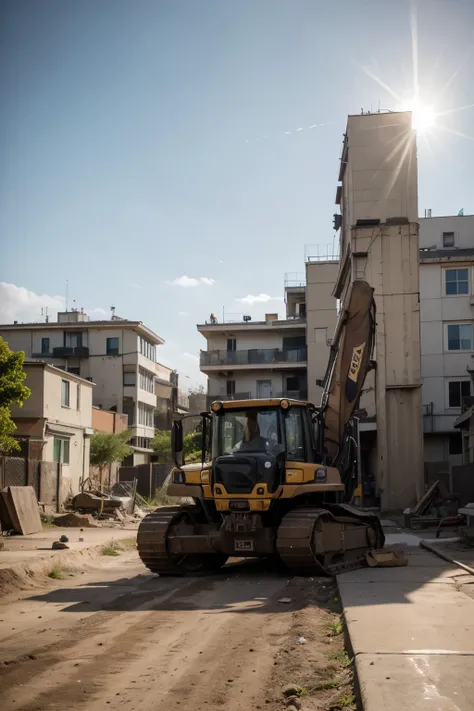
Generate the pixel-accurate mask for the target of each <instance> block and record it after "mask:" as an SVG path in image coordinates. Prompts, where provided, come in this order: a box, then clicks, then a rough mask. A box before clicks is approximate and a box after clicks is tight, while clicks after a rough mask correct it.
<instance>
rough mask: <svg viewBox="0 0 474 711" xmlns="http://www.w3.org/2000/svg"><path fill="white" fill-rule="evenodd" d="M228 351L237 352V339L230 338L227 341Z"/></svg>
mask: <svg viewBox="0 0 474 711" xmlns="http://www.w3.org/2000/svg"><path fill="white" fill-rule="evenodd" d="M227 350H228V351H236V350H237V339H236V338H228V339H227Z"/></svg>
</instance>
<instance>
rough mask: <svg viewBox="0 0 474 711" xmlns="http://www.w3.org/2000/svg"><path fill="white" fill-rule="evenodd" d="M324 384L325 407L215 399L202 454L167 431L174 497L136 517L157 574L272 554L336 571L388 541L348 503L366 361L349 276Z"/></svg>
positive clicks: (362, 309)
mask: <svg viewBox="0 0 474 711" xmlns="http://www.w3.org/2000/svg"><path fill="white" fill-rule="evenodd" d="M350 289H351V290H350V292H349V293H348V294H347V296H346V299H345V304H346V305H345V308H344V309H343V310H342V311H341V313H340V315H339V319H338V323H337V326H336V331H335V335H334V339H333V343H332V346H331V353H330V358H329V363H328V367H327V371H326V375H325V378H324V380H323V381H322V383H321V385H322V388H323V395H322V400H321V406H320V407H319V408H316V407H315V406H314V405H312V404H311V403H308V402H300V401H297V400H290V399H285V398H283V399H273V398H271V399H268V400H245V401H225V402H220V401H217V402H213V403H212V405H211V408H210V412H205V413H202V415H201V416H200V417H201V424H200V427H199V429H200V431H201V441H202V457H201V462H200V463H198V464H196V463H193V464H186V463H185V462H184V458H183V422H182V420H180V421H177V422H176V423H175V424H174V426H173V430H172V449H173V455H174V458H175V464H176V466H175V468H174V469H173V471H172V473H171V480H170V484H169V486H168V494H169V495H170V496H176V497H185V498H187V499H188V500H191V499H192V501H193V502H194V503H192V504H182V505H179V506H172V507H163V508H159V509H157V510H156V511H154V512H153V513H150V514H148V515H147V516H145V518H144V519H143V520H142V522H141V523H140V526H139V529H138V535H137V547H138V553H139V555H140V558H141V559H142V561H143V563H144V564H145V565H146V566H147V567H148V568H149V569H150V570H151V571H152V572H154V573H159V574H160V575H186V574H190V573H197V572H212V571H216V570H218V569H219V568H221V567H222V566H223V565H224V563H225V562H226V561H227V559H228V558H229V557H238V558H241V557H252V558H255V557H266V558H274V559H277V560H279V561H280V562H281V563H283V564H284V566H285V567H286V568H287V569H288V570H289V571H291V572H295V573H296V572H298V573H301V574H309V575H334V574H336V573H340V572H342V571H344V570H349V569H351V568H354V567H358V566H360V565H361V564H363V562H364V560H365V556H366V553H367V552H368V551H369V550H371V549H374V548H381V547H383V545H384V534H383V531H382V527H381V524H380V521H379V519H378V517H377V516H375V515H373V514H369V513H366V512H364V511H360V510H359V509H357V508H355V507H353V506H351V505H349V504H348V503H347V502H348V501H350V500H351V499H352V495H353V492H354V489H355V486H356V485H357V474H356V470H357V468H356V458H357V454H356V452H355V442H354V438H353V436H352V416H353V413H354V410H355V408H356V406H357V403H358V401H359V396H360V392H361V390H362V387H363V384H364V381H365V378H366V374H367V372H368V370H369V369H370V367H371V365H372V360H371V358H372V351H373V344H374V334H375V302H374V298H373V290H372V288H371V287H370V286H369V284H367V282H365V281H354V282H353V283H352V286H351V287H350Z"/></svg>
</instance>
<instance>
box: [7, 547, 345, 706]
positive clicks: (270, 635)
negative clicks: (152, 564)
mask: <svg viewBox="0 0 474 711" xmlns="http://www.w3.org/2000/svg"><path fill="white" fill-rule="evenodd" d="M282 598H289V599H290V602H288V601H287V602H281V601H280V600H282ZM338 605H339V603H338V601H337V598H336V592H335V589H334V587H333V585H332V583H331V582H330V581H328V580H326V579H314V580H311V579H303V578H293V579H289V578H288V577H285V576H282V575H281V573H278V572H274V571H271V570H266V571H263V572H262V570H261V567H260V566H259V565H258V564H256V563H255V562H254V561H250V562H246V563H234V564H231V565H227V566H226V567H225V568H224V569H223V571H222V572H221V573H220V574H219V575H214V576H212V577H205V578H202V577H201V578H186V579H176V578H159V577H157V576H152V575H149V574H148V573H147V571H146V569H145V568H144V567H143V566H142V565H141V563H140V562H139V561H138V559H137V558H136V555H135V554H126V555H124V556H121V557H120V558H116V559H112V560H105V559H104V560H99V562H98V563H96V567H95V569H94V568H89V569H88V570H87V571H85V572H83V573H82V574H80V573H77V574H74V575H73V576H72V577H70V578H68V579H67V580H64V581H59V580H56V581H49V583H44V585H43V588H40V589H38V590H36V591H35V592H34V593H31V592H28V593H24V594H23V595H20V596H18V595H17V596H16V598H15V600H14V601H11V600H9V601H6V602H4V603H2V604H0V689H1V697H0V698H1V702H0V706H1V708H2V710H3V711H10V710H11V709H16V711H37V710H38V711H39V710H40V709H41V711H56V709H57V710H58V711H59V710H61V711H64V709H65V708H67V709H87V711H101V710H102V709H104V708H105V707H106V705H110V707H111V708H113V709H123V711H152V710H153V711H155V710H156V709H166V710H167V711H200V710H202V711H204V710H206V711H214V710H215V709H222V708H223V707H225V708H226V711H237V709H239V710H240V709H241V710H242V711H244V710H245V711H246V710H247V709H248V710H252V709H259V708H260V709H263V708H265V709H267V710H268V711H273V710H274V709H275V710H276V709H281V708H282V707H283V704H284V696H283V694H282V687H283V686H284V685H285V684H287V683H291V684H294V685H295V686H299V687H300V688H299V689H298V690H297V692H296V693H297V695H300V696H301V698H298V699H296V700H293V703H294V704H295V705H296V707H299V705H300V704H301V707H302V708H303V709H318V710H322V709H330V708H331V709H338V708H345V709H347V708H349V709H350V708H353V706H352V705H351V702H352V698H351V694H352V693H353V692H352V687H351V667H350V666H349V665H348V660H347V657H346V656H345V654H344V652H343V642H342V637H343V635H342V634H340V632H341V628H340V625H339V614H338V612H339V608H338ZM301 638H303V639H301Z"/></svg>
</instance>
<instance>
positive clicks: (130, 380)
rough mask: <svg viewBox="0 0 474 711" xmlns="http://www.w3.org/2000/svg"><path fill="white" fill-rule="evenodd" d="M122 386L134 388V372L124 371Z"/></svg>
mask: <svg viewBox="0 0 474 711" xmlns="http://www.w3.org/2000/svg"><path fill="white" fill-rule="evenodd" d="M123 384H124V385H132V386H135V385H136V384H137V374H136V372H135V371H134V370H133V371H132V372H130V373H127V372H126V371H124V374H123Z"/></svg>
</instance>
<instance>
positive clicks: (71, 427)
mask: <svg viewBox="0 0 474 711" xmlns="http://www.w3.org/2000/svg"><path fill="white" fill-rule="evenodd" d="M24 370H25V372H26V380H25V385H27V387H29V388H30V390H31V396H30V397H29V398H28V399H27V400H25V402H24V404H23V407H19V406H18V405H12V407H11V414H12V418H13V421H14V422H15V424H16V427H17V429H16V431H15V436H17V437H20V438H24V439H25V440H27V441H28V445H29V446H28V454H29V457H31V458H32V459H38V460H41V461H43V462H49V463H56V464H61V499H62V500H64V499H65V498H66V497H67V496H71V495H74V494H77V493H78V491H79V488H80V484H81V481H82V480H83V479H86V478H87V476H88V473H89V452H90V436H91V435H92V434H93V429H92V392H93V388H94V385H93V384H92V383H91V382H89V381H88V380H84V379H83V378H80V377H79V376H76V375H73V374H72V373H67V372H65V371H63V370H60V369H59V368H56V367H54V366H51V365H48V364H47V363H45V362H41V361H25V364H24Z"/></svg>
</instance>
